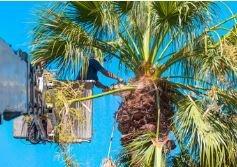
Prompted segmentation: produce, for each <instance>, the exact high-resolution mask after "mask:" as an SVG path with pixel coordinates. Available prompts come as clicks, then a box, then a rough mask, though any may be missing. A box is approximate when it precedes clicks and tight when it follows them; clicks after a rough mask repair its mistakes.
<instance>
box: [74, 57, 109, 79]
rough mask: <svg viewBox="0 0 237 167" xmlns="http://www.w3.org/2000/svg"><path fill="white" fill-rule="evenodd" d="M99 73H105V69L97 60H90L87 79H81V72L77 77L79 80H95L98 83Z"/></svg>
mask: <svg viewBox="0 0 237 167" xmlns="http://www.w3.org/2000/svg"><path fill="white" fill-rule="evenodd" d="M98 71H100V72H103V71H105V69H104V67H102V65H101V64H100V63H99V62H98V61H97V60H96V59H93V58H91V59H89V66H88V69H87V75H86V76H85V77H81V72H79V75H78V77H77V79H78V80H81V79H83V80H95V81H98V76H97V73H98Z"/></svg>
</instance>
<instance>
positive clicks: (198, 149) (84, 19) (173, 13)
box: [32, 2, 237, 166]
mask: <svg viewBox="0 0 237 167" xmlns="http://www.w3.org/2000/svg"><path fill="white" fill-rule="evenodd" d="M215 9H216V6H215V4H213V3H210V2H66V3H59V4H57V5H54V6H53V7H52V8H50V9H47V10H41V14H40V17H39V20H38V24H37V25H36V26H35V28H34V31H33V32H34V39H33V51H32V56H33V57H32V62H33V63H35V64H37V63H39V62H44V64H45V65H48V64H51V63H52V62H53V63H54V64H55V65H57V68H58V69H59V73H58V74H59V75H61V76H62V77H63V76H66V75H67V74H68V73H69V72H75V71H77V70H78V69H80V68H84V67H85V66H86V64H87V59H88V57H89V55H90V53H92V52H93V53H95V54H96V55H97V56H98V57H100V58H104V57H108V58H116V59H118V60H119V61H121V62H122V63H123V64H124V65H125V66H126V67H127V68H128V69H129V70H131V71H133V72H134V73H135V76H136V78H137V79H138V80H139V78H142V77H144V76H146V77H148V78H152V79H153V80H157V79H159V80H163V81H164V82H165V83H166V85H168V87H169V88H170V89H171V90H170V91H169V93H170V94H171V95H170V96H169V97H170V98H171V99H170V101H171V103H172V106H173V107H174V108H175V111H177V112H175V114H174V118H173V126H172V128H173V130H174V131H175V132H176V135H177V138H178V140H179V142H180V143H183V144H185V145H188V147H189V148H190V150H189V151H190V153H191V154H194V153H199V154H198V157H199V158H198V163H199V164H200V166H222V165H223V164H225V165H228V166H233V165H234V164H236V148H237V135H236V132H237V124H236V120H234V119H235V118H234V117H233V115H235V114H236V107H237V99H236V94H237V93H236V86H235V84H236V81H237V80H236V72H237V55H236V54H237V52H236V51H237V45H236V44H237V38H236V35H237V29H236V20H235V18H236V17H237V15H236V14H235V15H234V14H232V15H231V16H230V17H229V18H226V19H224V20H222V21H220V20H218V22H217V21H215ZM229 22H230V23H232V25H233V27H232V28H226V27H225V24H226V23H229ZM223 32H224V33H223ZM227 88H228V90H227ZM161 102H162V101H161ZM158 108H159V107H158ZM158 124H159V122H158ZM158 127H159V126H158ZM158 129H159V128H158ZM158 133H159V132H158ZM151 136H152V135H147V134H146V135H144V136H140V137H138V138H136V139H135V140H134V142H132V143H131V144H130V145H129V146H128V147H127V148H128V149H130V150H132V151H133V152H135V151H136V152H137V156H132V158H131V159H132V160H131V162H130V163H132V164H136V165H137V164H139V163H140V165H141V164H142V165H141V166H149V165H151V164H152V165H154V164H157V163H158V162H155V161H156V158H155V157H156V156H157V152H158V151H157V150H155V147H154V149H151V148H150V147H149V144H148V147H147V148H146V149H144V147H145V145H146V144H147V143H150V145H152V142H151V140H150V137H151ZM146 138H149V140H145V139H146ZM141 140H143V142H147V143H143V144H142V143H140V145H136V144H137V143H139V142H141ZM134 148H135V150H134ZM144 150H145V151H144ZM151 150H153V151H151ZM149 156H150V158H148V157H149ZM151 157H152V158H151ZM139 159H140V160H141V161H139ZM138 161H139V162H138Z"/></svg>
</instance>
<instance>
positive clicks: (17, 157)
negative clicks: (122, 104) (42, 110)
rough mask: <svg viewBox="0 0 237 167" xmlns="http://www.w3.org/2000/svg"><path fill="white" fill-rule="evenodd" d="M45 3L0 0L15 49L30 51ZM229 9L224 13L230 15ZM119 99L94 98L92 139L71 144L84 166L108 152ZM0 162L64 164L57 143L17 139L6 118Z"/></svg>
mask: <svg viewBox="0 0 237 167" xmlns="http://www.w3.org/2000/svg"><path fill="white" fill-rule="evenodd" d="M42 3H44V4H46V2H0V37H1V38H3V39H4V40H5V41H7V42H8V43H9V44H12V46H13V48H14V49H18V48H21V49H22V50H25V51H29V44H30V30H31V28H32V26H33V22H34V21H35V20H34V16H33V11H34V8H35V7H37V6H38V5H41V4H42ZM228 4H229V5H230V7H231V9H232V10H233V11H234V12H237V5H236V4H237V2H231V3H228ZM220 9H221V10H222V9H223V8H220ZM221 13H222V12H221ZM227 13H228V12H227ZM227 13H225V12H224V13H222V14H223V15H227ZM223 15H222V16H223ZM116 67H117V63H115V62H114V63H111V64H108V65H106V68H108V69H110V70H111V71H112V72H114V73H115V74H118V75H120V76H121V77H124V75H122V74H121V72H119V71H118V68H116ZM99 77H100V78H102V82H104V83H107V84H111V83H112V80H110V79H106V78H104V77H102V76H99ZM98 92H99V90H97V89H95V90H94V93H98ZM119 101H120V99H119V98H118V97H115V96H107V97H102V98H100V99H95V100H94V101H93V103H94V105H93V109H94V110H93V112H94V116H93V127H94V128H93V133H94V134H93V139H92V142H91V143H84V144H79V145H74V146H73V148H72V150H73V151H72V152H73V154H74V155H75V157H76V158H77V159H78V160H79V162H81V163H80V165H81V166H82V167H98V166H99V164H100V162H101V161H102V159H103V158H104V157H105V156H106V155H107V151H108V147H109V140H110V133H111V129H112V125H113V121H114V120H113V117H114V112H115V111H116V109H117V108H118V106H119ZM119 138H120V134H119V132H118V131H117V130H116V132H115V137H114V142H113V145H112V153H113V155H116V154H117V153H119V150H120V144H119V143H120V142H119ZM0 166H3V167H28V166H31V167H60V166H64V165H63V163H62V162H61V161H59V160H57V147H56V146H55V145H54V144H41V145H31V144H29V143H28V142H26V141H24V140H16V139H14V138H13V137H12V122H4V125H1V126H0Z"/></svg>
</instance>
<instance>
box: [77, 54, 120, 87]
mask: <svg viewBox="0 0 237 167" xmlns="http://www.w3.org/2000/svg"><path fill="white" fill-rule="evenodd" d="M98 71H99V72H101V73H102V74H103V75H105V76H107V77H109V78H112V79H115V80H117V81H118V82H123V79H121V78H119V77H117V76H116V75H114V74H113V73H111V72H109V71H108V70H106V69H105V68H104V67H103V66H102V65H101V64H100V62H99V61H98V60H96V58H95V56H94V55H93V56H91V57H90V59H89V65H88V69H87V74H86V76H85V77H82V74H81V73H79V75H78V77H77V79H78V80H94V81H95V86H96V87H98V88H101V89H103V91H108V90H109V87H108V86H105V85H104V84H102V83H101V82H100V81H99V79H98V76H97V73H98Z"/></svg>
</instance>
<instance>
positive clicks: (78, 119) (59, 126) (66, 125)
mask: <svg viewBox="0 0 237 167" xmlns="http://www.w3.org/2000/svg"><path fill="white" fill-rule="evenodd" d="M47 77H48V78H46V79H47V82H49V81H50V82H51V83H53V85H54V87H53V88H52V89H48V90H46V92H45V94H44V95H45V101H46V104H47V103H52V105H53V107H54V112H55V116H56V119H57V123H56V125H55V127H54V133H55V140H56V142H59V143H69V142H73V141H75V139H76V136H75V135H74V133H73V130H74V127H75V123H76V124H80V123H82V121H83V120H84V119H85V118H84V116H83V113H82V108H83V105H76V104H75V103H71V100H73V99H76V98H80V97H83V92H84V85H83V84H78V83H75V82H69V81H68V82H61V81H57V80H54V79H53V78H52V76H47ZM77 103H79V102H77Z"/></svg>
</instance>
